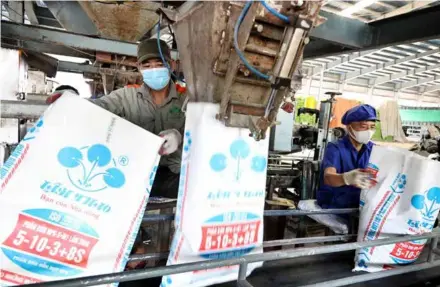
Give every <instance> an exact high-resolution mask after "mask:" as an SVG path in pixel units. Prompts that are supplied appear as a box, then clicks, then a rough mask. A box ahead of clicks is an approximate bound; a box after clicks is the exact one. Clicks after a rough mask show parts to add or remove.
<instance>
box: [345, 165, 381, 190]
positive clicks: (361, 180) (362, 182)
mask: <svg viewBox="0 0 440 287" xmlns="http://www.w3.org/2000/svg"><path fill="white" fill-rule="evenodd" d="M342 178H343V179H344V183H345V184H346V185H352V186H356V187H358V188H360V189H369V188H370V187H371V186H373V185H374V180H373V179H372V178H371V175H370V174H369V173H368V172H365V171H362V170H360V169H354V170H352V171H349V172H346V173H343V174H342Z"/></svg>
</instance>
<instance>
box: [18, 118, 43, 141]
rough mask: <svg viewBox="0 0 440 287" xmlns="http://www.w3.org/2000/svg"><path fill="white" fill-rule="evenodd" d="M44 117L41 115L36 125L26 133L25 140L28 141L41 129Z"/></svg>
mask: <svg viewBox="0 0 440 287" xmlns="http://www.w3.org/2000/svg"><path fill="white" fill-rule="evenodd" d="M43 123H44V122H43V117H41V118H40V119H39V120H38V121H37V122H36V123H35V125H34V126H33V127H32V128H30V129H29V131H28V132H27V133H26V135H25V137H24V138H23V141H28V140H31V139H34V138H35V136H36V135H35V134H36V133H37V132H38V131H39V130H40V128H41V127H42V126H43Z"/></svg>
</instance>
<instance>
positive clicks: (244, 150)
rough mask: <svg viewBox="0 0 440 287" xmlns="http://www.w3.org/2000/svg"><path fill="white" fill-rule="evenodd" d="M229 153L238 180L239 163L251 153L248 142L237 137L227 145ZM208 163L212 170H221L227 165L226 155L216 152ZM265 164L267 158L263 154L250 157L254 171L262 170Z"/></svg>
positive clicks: (239, 172) (239, 174)
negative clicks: (234, 165)
mask: <svg viewBox="0 0 440 287" xmlns="http://www.w3.org/2000/svg"><path fill="white" fill-rule="evenodd" d="M229 153H230V156H231V157H232V158H233V159H234V160H235V162H236V172H235V178H236V180H239V179H240V177H241V173H242V170H241V169H240V164H242V161H243V160H245V159H246V158H248V157H249V155H250V153H251V151H250V147H249V144H248V143H247V142H246V141H244V140H243V139H237V140H235V141H233V142H232V143H231V145H230V146H229ZM209 165H210V167H211V169H212V170H213V171H216V172H221V171H223V170H225V169H226V167H227V165H228V157H227V156H226V155H225V154H224V153H216V154H214V155H212V157H211V160H210V161H209ZM266 165H267V160H266V157H264V156H260V155H256V156H253V157H252V159H251V169H252V170H253V171H254V172H264V171H265V170H266Z"/></svg>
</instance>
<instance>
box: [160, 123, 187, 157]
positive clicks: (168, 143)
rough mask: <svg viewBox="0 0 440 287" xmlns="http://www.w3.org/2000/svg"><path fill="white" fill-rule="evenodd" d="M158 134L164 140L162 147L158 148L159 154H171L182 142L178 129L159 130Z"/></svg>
mask: <svg viewBox="0 0 440 287" xmlns="http://www.w3.org/2000/svg"><path fill="white" fill-rule="evenodd" d="M159 136H160V137H162V138H164V140H165V142H164V143H163V145H162V147H161V148H160V151H159V154H160V155H168V154H172V153H173V152H175V151H176V150H177V148H178V147H179V145H180V144H181V143H182V135H181V134H180V133H179V131H178V130H175V129H170V130H164V131H161V132H160V133H159Z"/></svg>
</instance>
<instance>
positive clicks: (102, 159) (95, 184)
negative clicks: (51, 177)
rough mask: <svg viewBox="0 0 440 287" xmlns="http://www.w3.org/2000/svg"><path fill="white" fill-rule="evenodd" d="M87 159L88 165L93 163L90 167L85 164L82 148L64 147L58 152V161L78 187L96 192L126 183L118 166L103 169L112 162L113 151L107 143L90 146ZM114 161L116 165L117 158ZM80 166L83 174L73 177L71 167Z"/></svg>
mask: <svg viewBox="0 0 440 287" xmlns="http://www.w3.org/2000/svg"><path fill="white" fill-rule="evenodd" d="M86 148H87V147H86ZM83 149H84V148H83ZM87 160H88V162H89V164H88V166H89V165H90V164H91V167H90V168H87V167H86V165H85V164H84V155H83V153H82V152H81V149H78V148H75V147H64V148H62V149H61V150H60V151H59V152H58V162H59V163H60V164H61V165H62V166H64V167H66V168H67V175H68V177H69V180H70V182H71V183H72V184H73V185H74V186H75V187H77V188H78V189H81V190H83V191H89V192H96V191H100V190H103V189H105V188H107V187H112V188H120V187H122V186H123V185H124V184H125V176H124V174H123V173H122V171H121V170H119V169H118V168H116V167H109V168H106V169H105V170H103V169H104V168H105V167H106V166H108V165H109V164H110V163H111V162H112V155H111V152H110V150H109V149H108V148H107V147H106V146H105V145H102V144H95V145H92V146H91V147H90V148H88V150H87ZM113 163H114V165H115V166H116V161H115V160H113ZM78 167H80V168H81V169H82V173H81V174H82V175H81V176H80V177H79V178H73V176H72V174H71V173H70V171H69V169H74V168H78ZM98 179H101V180H100V181H99V180H98ZM103 183H105V185H103Z"/></svg>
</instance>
